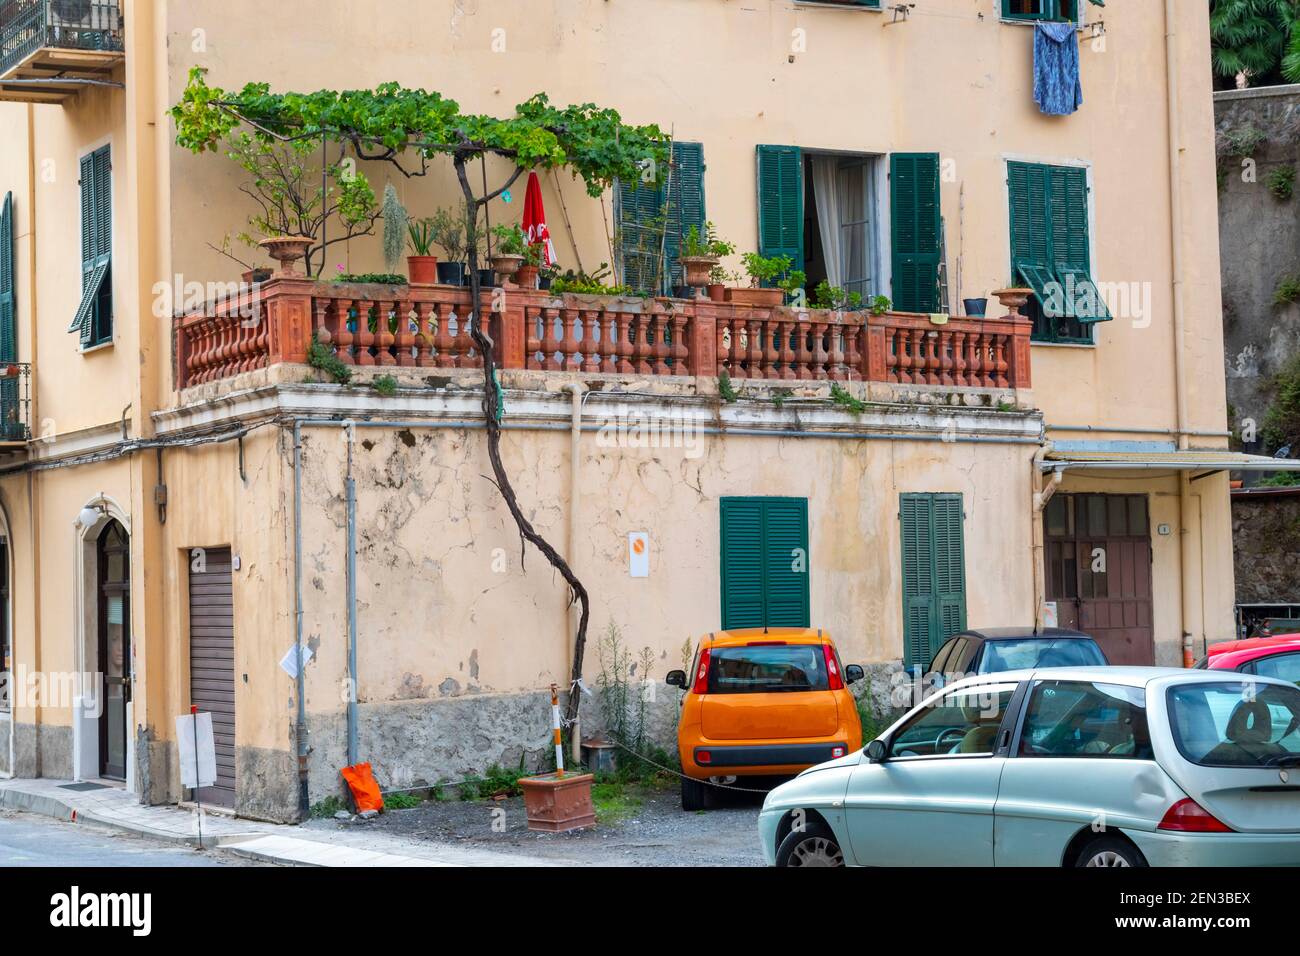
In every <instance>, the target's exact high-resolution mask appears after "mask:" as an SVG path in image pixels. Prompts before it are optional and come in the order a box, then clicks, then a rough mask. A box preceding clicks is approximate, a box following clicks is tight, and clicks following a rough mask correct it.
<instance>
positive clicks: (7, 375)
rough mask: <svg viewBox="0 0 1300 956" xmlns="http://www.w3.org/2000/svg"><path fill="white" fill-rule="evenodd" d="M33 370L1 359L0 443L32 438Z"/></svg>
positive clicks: (24, 363)
mask: <svg viewBox="0 0 1300 956" xmlns="http://www.w3.org/2000/svg"><path fill="white" fill-rule="evenodd" d="M31 417H32V367H31V365H29V364H28V363H26V362H5V361H3V360H0V444H3V443H5V442H20V441H30V440H31V437H32V422H31Z"/></svg>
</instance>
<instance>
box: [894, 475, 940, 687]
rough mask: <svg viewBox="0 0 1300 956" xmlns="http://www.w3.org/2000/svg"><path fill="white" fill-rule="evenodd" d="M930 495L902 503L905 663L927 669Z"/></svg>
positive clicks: (931, 598) (930, 648) (931, 610)
mask: <svg viewBox="0 0 1300 956" xmlns="http://www.w3.org/2000/svg"><path fill="white" fill-rule="evenodd" d="M932 504H933V502H932V501H931V498H930V496H929V495H903V496H902V499H901V500H900V502H899V514H900V517H901V519H902V540H903V662H904V664H905V665H906V666H907V667H926V666H928V665H929V663H930V659H931V658H932V657H933V656H934V649H935V648H937V647H938V644H937V643H936V642H935V639H934V637H935V635H934V627H933V626H932V624H933V621H934V618H935V594H934V575H933V565H934V549H933V542H932V540H931V535H930V528H931V525H932V523H933V522H932V518H931V511H932Z"/></svg>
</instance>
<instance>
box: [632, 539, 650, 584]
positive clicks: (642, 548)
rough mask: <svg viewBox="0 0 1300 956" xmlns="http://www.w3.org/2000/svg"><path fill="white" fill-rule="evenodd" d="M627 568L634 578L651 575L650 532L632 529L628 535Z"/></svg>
mask: <svg viewBox="0 0 1300 956" xmlns="http://www.w3.org/2000/svg"><path fill="white" fill-rule="evenodd" d="M627 570H628V573H629V574H631V575H632V577H634V578H648V577H650V533H649V532H647V531H631V532H629V533H628V536H627Z"/></svg>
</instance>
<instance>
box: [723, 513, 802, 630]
mask: <svg viewBox="0 0 1300 956" xmlns="http://www.w3.org/2000/svg"><path fill="white" fill-rule="evenodd" d="M721 531H722V534H721V572H722V626H723V628H724V629H727V630H730V629H733V628H741V627H765V626H766V627H808V626H809V621H810V616H811V615H810V603H809V586H808V580H809V575H808V501H807V499H806V498H723V499H722V501H721Z"/></svg>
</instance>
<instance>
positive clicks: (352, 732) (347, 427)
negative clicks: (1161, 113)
mask: <svg viewBox="0 0 1300 956" xmlns="http://www.w3.org/2000/svg"><path fill="white" fill-rule="evenodd" d="M343 434H344V437H345V439H346V441H347V445H348V474H347V479H346V482H345V487H346V489H347V508H348V568H347V574H348V583H347V600H348V766H350V767H351V766H356V764H357V762H358V760H359V759H360V758H359V757H358V755H357V751H358V749H359V748H358V747H357V484H356V481H355V480H354V479H353V477H352V449H353V446H354V445H355V443H356V437H357V430H356V427H355V426H354V424H353V422H352V421H351V420H348V421H345V422H344V423H343Z"/></svg>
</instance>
